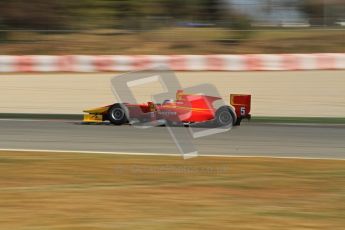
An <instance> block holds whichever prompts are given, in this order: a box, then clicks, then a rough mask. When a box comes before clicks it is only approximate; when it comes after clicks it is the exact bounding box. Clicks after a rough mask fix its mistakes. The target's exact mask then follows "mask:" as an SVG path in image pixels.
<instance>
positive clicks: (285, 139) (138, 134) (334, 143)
mask: <svg viewBox="0 0 345 230" xmlns="http://www.w3.org/2000/svg"><path fill="white" fill-rule="evenodd" d="M178 129H187V128H185V127H181V128H178ZM344 137H345V126H344V125H321V124H320V125H317V124H308V125H307V124H263V123H250V122H243V124H242V125H241V126H240V127H234V128H232V129H231V130H230V131H227V132H224V133H219V134H215V135H211V136H208V137H201V138H197V139H193V141H192V143H193V144H194V146H195V148H196V149H198V151H199V154H200V155H203V154H205V155H235V156H271V157H301V158H332V159H333V158H334V159H345V141H344ZM0 149H2V150H4V149H26V150H65V151H97V152H128V153H160V154H161V153H162V154H179V151H178V149H177V147H176V145H175V143H174V141H173V139H172V138H171V136H170V134H169V132H168V130H167V128H166V127H154V128H148V129H139V128H136V127H133V126H130V125H125V126H113V125H110V124H102V125H85V124H82V123H80V122H76V121H67V120H64V121H58V120H15V119H2V120H0Z"/></svg>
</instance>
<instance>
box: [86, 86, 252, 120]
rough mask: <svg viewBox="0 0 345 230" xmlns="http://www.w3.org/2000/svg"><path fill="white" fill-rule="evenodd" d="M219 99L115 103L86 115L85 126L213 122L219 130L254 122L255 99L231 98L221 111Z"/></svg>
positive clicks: (180, 95) (194, 97)
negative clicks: (247, 120) (99, 123)
mask: <svg viewBox="0 0 345 230" xmlns="http://www.w3.org/2000/svg"><path fill="white" fill-rule="evenodd" d="M218 100H221V98H219V97H214V96H206V95H199V94H185V93H184V92H183V91H182V90H178V91H177V93H176V100H165V101H164V102H163V103H161V104H155V103H153V102H147V103H144V104H130V103H115V104H112V105H108V106H104V107H100V108H95V109H88V110H85V111H84V112H85V113H87V114H85V115H84V122H86V123H90V122H91V123H94V122H103V121H110V122H111V123H112V124H114V125H122V124H126V123H130V121H137V122H149V121H161V120H164V121H166V122H170V123H174V124H175V123H181V124H193V123H205V122H211V123H212V124H214V125H216V126H227V125H231V124H232V125H240V123H241V121H242V119H244V118H247V119H250V105H251V95H246V94H231V95H230V105H231V106H228V105H223V106H220V107H219V108H216V107H215V106H214V102H216V101H218Z"/></svg>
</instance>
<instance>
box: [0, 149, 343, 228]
mask: <svg viewBox="0 0 345 230" xmlns="http://www.w3.org/2000/svg"><path fill="white" fill-rule="evenodd" d="M344 166H345V161H333V160H297V159H269V158H215V157H213V158H212V157H198V158H194V159H190V160H182V159H181V158H179V157H171V156H169V157H163V156H159V157H158V156H156V157H152V156H125V155H97V154H67V153H66V154H62V153H61V154H52V153H21V152H0V216H1V218H0V227H1V229H45V230H53V229H54V230H55V229H69V230H74V229H75V230H77V229H96V230H97V229H102V230H106V229H124V230H126V229H144V230H145V229H172V230H174V229H182V230H183V229H199V230H203V229H238V230H241V229H253V230H263V229H265V230H270V229H282V230H284V229H314V230H318V229H320V230H321V229H334V230H337V229H339V230H340V229H343V226H344V224H345V221H344V218H343V217H344V216H343V213H344V203H345V181H344V177H345V167H344Z"/></svg>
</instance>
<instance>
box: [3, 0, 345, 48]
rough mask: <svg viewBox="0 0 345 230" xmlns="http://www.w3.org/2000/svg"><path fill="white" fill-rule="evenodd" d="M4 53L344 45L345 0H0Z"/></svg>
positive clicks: (342, 46)
mask: <svg viewBox="0 0 345 230" xmlns="http://www.w3.org/2000/svg"><path fill="white" fill-rule="evenodd" d="M0 50H1V54H11V55H17V54H220V53H224V54H232V53H233V54H239V53H312V52H345V1H344V0H188V1H185V0H146V1H139V0H74V1H68V0H59V1H58V0H52V1H46V0H31V1H27V0H1V1H0Z"/></svg>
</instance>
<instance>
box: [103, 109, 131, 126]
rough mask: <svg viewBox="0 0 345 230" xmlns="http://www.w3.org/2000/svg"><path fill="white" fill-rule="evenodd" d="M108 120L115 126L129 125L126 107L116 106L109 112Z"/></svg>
mask: <svg viewBox="0 0 345 230" xmlns="http://www.w3.org/2000/svg"><path fill="white" fill-rule="evenodd" d="M108 119H109V121H110V122H111V123H112V124H114V125H123V124H125V123H128V118H127V113H126V107H125V106H123V105H121V104H114V105H113V106H112V107H110V109H109V110H108Z"/></svg>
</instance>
